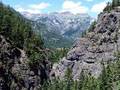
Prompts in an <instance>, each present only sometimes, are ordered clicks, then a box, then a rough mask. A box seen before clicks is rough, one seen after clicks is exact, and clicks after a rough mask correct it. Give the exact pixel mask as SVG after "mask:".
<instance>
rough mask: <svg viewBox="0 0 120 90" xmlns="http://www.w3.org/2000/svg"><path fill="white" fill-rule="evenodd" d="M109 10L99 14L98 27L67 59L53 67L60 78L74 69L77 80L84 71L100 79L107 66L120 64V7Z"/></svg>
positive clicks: (79, 41)
mask: <svg viewBox="0 0 120 90" xmlns="http://www.w3.org/2000/svg"><path fill="white" fill-rule="evenodd" d="M107 8H108V9H107V11H104V12H102V13H100V14H99V15H98V20H97V22H96V24H94V28H93V29H92V30H90V31H89V32H87V33H86V35H84V37H82V38H80V39H79V40H78V41H77V42H76V43H75V44H74V45H73V47H72V48H71V50H70V51H69V52H68V54H67V56H66V57H64V58H63V59H61V60H60V62H59V63H57V64H55V65H54V66H53V72H54V74H55V75H56V77H57V76H59V77H60V78H64V76H65V72H66V71H67V69H68V68H70V69H71V71H72V77H73V79H74V80H78V79H79V78H80V75H81V72H86V73H88V74H89V75H91V76H93V77H95V78H98V77H99V76H100V75H101V73H102V71H103V69H104V65H105V67H106V66H107V64H108V63H113V62H116V61H119V54H120V53H119V51H120V8H119V7H118V8H117V7H116V8H114V9H112V10H111V7H107ZM116 63H117V62H116ZM116 66H117V65H116ZM111 67H112V66H111ZM108 70H110V69H108ZM116 71H117V70H116ZM108 72H109V71H108ZM111 72H114V71H111ZM104 73H105V72H104ZM118 73H119V72H118ZM114 74H115V73H114ZM109 75H110V74H109ZM115 90H118V89H115Z"/></svg>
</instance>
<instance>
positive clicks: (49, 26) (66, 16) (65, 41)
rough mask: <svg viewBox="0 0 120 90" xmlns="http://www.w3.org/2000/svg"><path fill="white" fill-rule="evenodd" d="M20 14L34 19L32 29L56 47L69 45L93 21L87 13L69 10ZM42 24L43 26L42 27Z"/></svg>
mask: <svg viewBox="0 0 120 90" xmlns="http://www.w3.org/2000/svg"><path fill="white" fill-rule="evenodd" d="M22 14H23V15H24V16H25V17H26V18H28V19H30V20H32V21H34V25H33V27H34V30H36V31H37V32H40V33H41V34H42V37H44V40H45V44H46V45H47V44H49V46H50V47H51V44H52V46H53V47H58V48H59V47H70V46H71V45H72V43H73V42H74V41H75V40H76V39H78V38H79V37H80V35H81V33H82V32H83V31H85V30H87V29H88V27H89V26H90V24H91V21H93V18H92V17H90V16H89V15H88V14H76V15H75V14H72V13H70V12H62V13H58V12H54V13H50V14H30V13H27V12H22ZM41 25H42V26H41ZM43 25H44V26H45V27H44V28H43ZM41 27H42V29H41ZM51 34H53V35H51ZM48 37H49V38H48ZM58 44H59V45H58ZM47 46H48V45H47Z"/></svg>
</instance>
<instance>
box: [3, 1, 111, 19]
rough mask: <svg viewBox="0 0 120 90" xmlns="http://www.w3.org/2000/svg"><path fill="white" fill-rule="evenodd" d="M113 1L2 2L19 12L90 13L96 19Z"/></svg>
mask: <svg viewBox="0 0 120 90" xmlns="http://www.w3.org/2000/svg"><path fill="white" fill-rule="evenodd" d="M108 1H111V0H2V2H3V3H5V4H7V5H10V6H11V7H13V8H15V9H16V10H17V11H19V12H24V11H27V12H30V13H33V14H38V13H51V12H65V11H69V12H71V13H73V14H77V13H88V14H89V15H91V16H92V17H96V16H97V14H98V13H100V12H101V11H102V10H103V8H104V7H105V6H106V3H107V2H108Z"/></svg>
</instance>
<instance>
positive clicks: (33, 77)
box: [0, 35, 50, 90]
mask: <svg viewBox="0 0 120 90" xmlns="http://www.w3.org/2000/svg"><path fill="white" fill-rule="evenodd" d="M49 72H50V62H48V61H45V60H44V61H43V62H40V63H39V66H38V67H30V66H29V64H28V58H27V55H26V52H25V51H24V50H21V49H19V48H17V47H13V46H12V45H11V43H10V41H9V40H7V39H6V38H5V37H3V36H2V35H0V90H36V89H38V88H40V85H41V84H42V83H43V81H44V80H46V79H48V78H49Z"/></svg>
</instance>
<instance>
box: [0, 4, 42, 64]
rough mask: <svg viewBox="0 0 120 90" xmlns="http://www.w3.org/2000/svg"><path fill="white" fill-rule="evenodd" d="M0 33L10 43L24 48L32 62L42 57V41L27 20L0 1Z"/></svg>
mask: <svg viewBox="0 0 120 90" xmlns="http://www.w3.org/2000/svg"><path fill="white" fill-rule="evenodd" d="M0 34H1V35H3V36H4V37H5V38H6V39H7V40H8V41H9V42H10V43H11V45H12V47H18V48H20V49H24V50H25V51H26V53H27V55H28V58H29V59H30V62H31V61H32V63H34V62H37V61H39V60H40V59H43V58H44V56H43V54H44V53H43V52H42V51H40V50H41V49H43V41H42V40H41V38H40V36H37V35H36V34H35V33H34V32H33V31H32V28H31V24H30V23H29V21H28V20H26V19H25V18H23V16H21V15H20V14H19V13H18V12H16V11H15V10H14V9H12V8H11V7H9V6H5V5H3V4H2V3H0Z"/></svg>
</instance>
